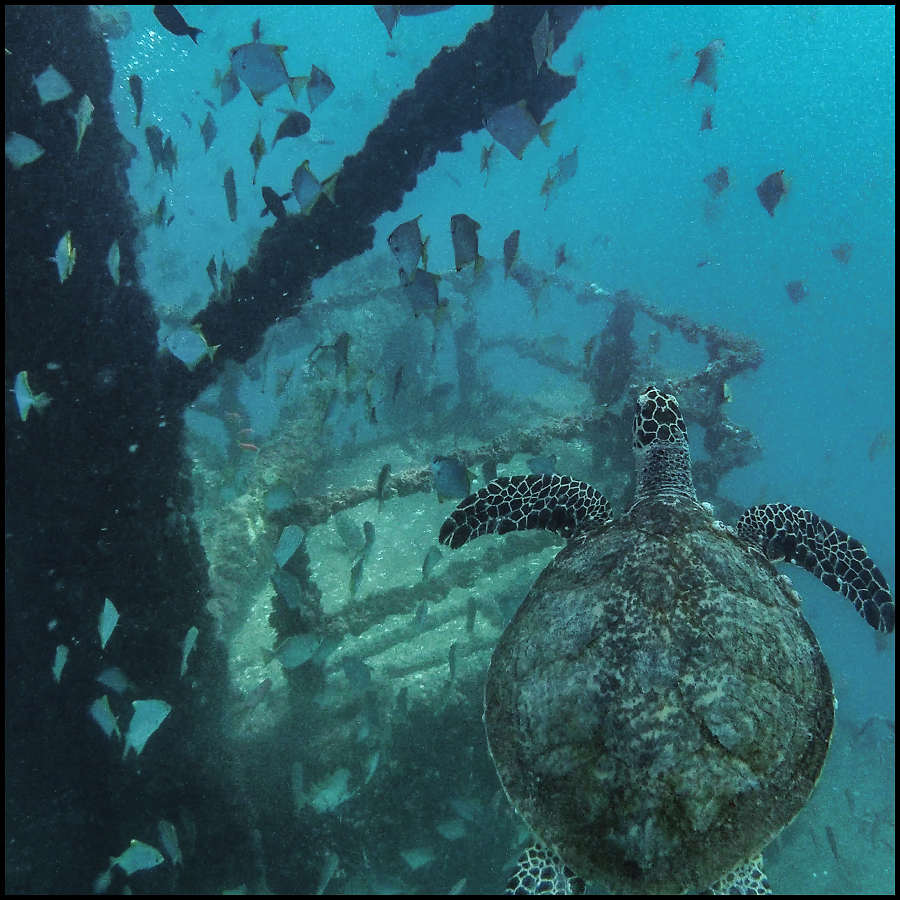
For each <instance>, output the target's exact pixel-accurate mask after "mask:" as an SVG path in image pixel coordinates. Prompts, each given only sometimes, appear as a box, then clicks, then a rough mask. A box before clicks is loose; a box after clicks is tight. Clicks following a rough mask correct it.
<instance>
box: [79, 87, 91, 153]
mask: <svg viewBox="0 0 900 900" xmlns="http://www.w3.org/2000/svg"><path fill="white" fill-rule="evenodd" d="M93 114H94V104H93V103H91V100H90V97H88V95H87V94H85V95H84V96H83V97H82V98H81V103H79V104H78V112H76V113H75V128H76V130H77V132H78V141H77V143H76V144H75V152H76V153H78V151H79V150H80V149H81V142H82V140H83V139H84V133H85V132H86V131H87V127H88V125H90V124H91V116H93Z"/></svg>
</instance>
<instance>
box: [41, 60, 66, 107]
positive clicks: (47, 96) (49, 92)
mask: <svg viewBox="0 0 900 900" xmlns="http://www.w3.org/2000/svg"><path fill="white" fill-rule="evenodd" d="M32 83H33V84H34V86H35V87H36V88H37V92H38V97H40V99H41V106H44V105H45V104H47V103H53V102H55V101H56V100H65V98H66V97H68V96H69V94H71V93H72V85H71V84H69V82H68V81H67V80H66V78H65V76H63V75H60V74H59V72H57V71H56V69H54V68H53V66H48V67H47V68H46V69H44V71H43V72H42V73H41V74H40V75H38V77H37V78H34V79H33V80H32Z"/></svg>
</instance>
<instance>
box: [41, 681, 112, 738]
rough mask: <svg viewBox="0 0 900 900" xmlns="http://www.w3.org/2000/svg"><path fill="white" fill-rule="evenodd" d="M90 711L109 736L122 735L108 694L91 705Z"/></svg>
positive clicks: (91, 715)
mask: <svg viewBox="0 0 900 900" xmlns="http://www.w3.org/2000/svg"><path fill="white" fill-rule="evenodd" d="M57 680H59V679H57ZM88 713H89V715H90V717H91V718H92V719H93V720H94V721H95V722H96V723H97V724H98V725H99V726H100V728H101V729H102V731H103V733H104V734H105V735H106V736H107V737H111V736H112V735H115V736H116V737H118V738H120V737H122V732H121V731H119V723H118V722H117V721H116V717H115V715H114V714H113V711H112V710H111V709H110V708H109V697H107V696H106V694H104V695H103V696H102V697H99V698H98V699H97V700H95V701H94V702H93V703H92V704H91V705H90V707H89V708H88Z"/></svg>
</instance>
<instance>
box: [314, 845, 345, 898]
mask: <svg viewBox="0 0 900 900" xmlns="http://www.w3.org/2000/svg"><path fill="white" fill-rule="evenodd" d="M340 861H341V859H340V857H339V856H338V855H337V853H334V852H329V853H326V854H325V861H324V862H323V863H322V871H321V872H320V873H319V886H318V887H317V888H316V894H317V895H318V896H321V895H322V894H324V893H325V888H327V887H328V885H329V883H330V881H331V879H332V878H334V874H335V872H337V870H338V865H339V864H340Z"/></svg>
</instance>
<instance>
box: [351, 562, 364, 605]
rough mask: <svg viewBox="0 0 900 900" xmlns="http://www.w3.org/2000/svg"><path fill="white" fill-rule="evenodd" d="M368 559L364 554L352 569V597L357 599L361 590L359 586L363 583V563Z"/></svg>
mask: <svg viewBox="0 0 900 900" xmlns="http://www.w3.org/2000/svg"><path fill="white" fill-rule="evenodd" d="M365 560H366V557H365V554H363V555H362V556H361V557H360V558H359V559H358V560H357V561H356V562H355V563H354V564H353V568H352V569H350V596H351V597H355V596H356V592H357V591H358V590H359V584H360V582H361V581H362V574H363V563H364V562H365Z"/></svg>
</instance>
